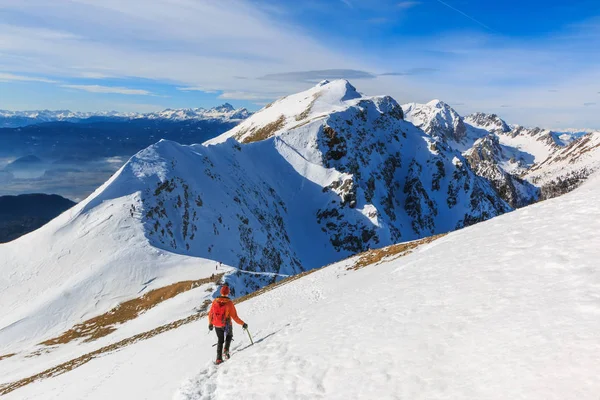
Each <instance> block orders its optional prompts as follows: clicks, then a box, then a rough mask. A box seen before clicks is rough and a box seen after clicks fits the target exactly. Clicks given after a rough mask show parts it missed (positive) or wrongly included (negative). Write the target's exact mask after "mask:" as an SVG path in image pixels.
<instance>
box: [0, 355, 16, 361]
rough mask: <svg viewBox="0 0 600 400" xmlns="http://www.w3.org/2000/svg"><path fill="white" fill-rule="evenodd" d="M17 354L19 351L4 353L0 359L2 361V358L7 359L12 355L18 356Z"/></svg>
mask: <svg viewBox="0 0 600 400" xmlns="http://www.w3.org/2000/svg"><path fill="white" fill-rule="evenodd" d="M16 355H17V353H10V354H5V355H3V356H0V361H2V360H5V359H7V358H10V357H12V356H16Z"/></svg>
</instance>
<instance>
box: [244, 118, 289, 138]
mask: <svg viewBox="0 0 600 400" xmlns="http://www.w3.org/2000/svg"><path fill="white" fill-rule="evenodd" d="M284 124H285V117H284V116H283V115H280V116H279V118H277V120H275V121H273V122H271V123H270V124H267V125H265V126H263V127H262V128H258V129H254V128H252V129H250V135H248V136H246V137H245V138H244V139H243V140H242V143H253V142H259V141H261V140H265V139H268V138H270V137H271V135H272V134H273V133H275V132H276V131H277V130H279V129H281V128H282V127H283V125H284ZM244 133H246V132H244ZM238 136H240V137H238V138H237V139H239V138H241V135H238Z"/></svg>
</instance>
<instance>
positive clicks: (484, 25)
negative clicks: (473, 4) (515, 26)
mask: <svg viewBox="0 0 600 400" xmlns="http://www.w3.org/2000/svg"><path fill="white" fill-rule="evenodd" d="M436 1H437V2H438V3H440V4H442V5H444V6H446V7H448V8H449V9H451V10H454V11H456V12H457V13H459V14H461V15H463V16H465V17H467V18H469V19H470V20H471V21H473V22H475V23H476V24H478V25H481V26H482V27H484V28H485V29H487V30H489V31H491V32H494V33H498V34H499V32H498V31H496V30H494V29H492V28H490V27H489V26H487V25H486V24H484V23H483V22H481V21H479V20H478V19H476V18H474V17H472V16H470V15H469V14H467V13H466V12H464V11H461V10H459V9H458V8H456V7H453V6H451V5H450V4H448V3H446V2H445V1H442V0H436Z"/></svg>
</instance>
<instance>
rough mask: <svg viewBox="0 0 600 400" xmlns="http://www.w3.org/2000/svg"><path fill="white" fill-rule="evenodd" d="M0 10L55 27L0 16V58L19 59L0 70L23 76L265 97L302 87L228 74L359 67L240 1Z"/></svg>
mask: <svg viewBox="0 0 600 400" xmlns="http://www.w3.org/2000/svg"><path fill="white" fill-rule="evenodd" d="M6 8H7V15H10V12H11V11H13V12H15V13H18V14H20V15H26V16H28V17H29V18H30V19H31V20H42V21H52V26H53V27H60V30H59V29H54V30H52V29H50V26H46V27H44V28H31V27H27V26H20V25H18V24H17V22H18V21H20V20H22V19H16V18H15V20H14V21H11V20H10V18H3V23H0V53H3V55H4V54H12V55H17V54H18V55H20V56H25V57H26V58H27V59H22V58H3V59H2V60H0V68H2V67H3V64H5V65H6V66H11V67H12V68H11V69H12V70H15V71H22V72H23V74H25V72H27V73H50V72H51V73H52V74H53V75H58V76H63V77H65V78H70V77H73V78H76V77H81V71H92V72H95V71H96V72H98V73H100V74H102V73H104V72H103V71H106V72H105V74H106V75H110V76H113V77H117V78H118V77H122V78H125V77H136V78H142V79H149V80H157V81H161V82H170V83H174V84H176V85H180V86H181V87H188V88H196V87H198V88H208V89H209V90H216V89H218V90H224V91H238V90H241V91H249V92H257V91H268V92H272V91H273V90H274V89H275V88H277V89H278V90H280V91H295V90H298V89H301V88H304V87H305V85H302V84H298V83H294V82H289V83H286V84H285V85H282V83H280V82H279V83H277V82H271V83H269V82H259V81H256V80H254V79H247V80H240V79H235V78H234V77H235V76H250V77H257V76H263V75H266V74H270V73H279V72H286V71H293V70H320V69H327V68H331V66H332V65H336V66H338V65H339V66H343V67H348V68H354V69H360V67H361V64H362V62H354V61H352V60H350V59H349V57H347V56H343V55H341V54H338V53H337V52H336V51H333V50H331V49H328V48H326V47H325V46H323V45H322V44H320V42H319V41H317V40H314V39H312V38H311V37H310V36H308V35H307V34H305V33H304V32H302V31H301V30H299V29H298V28H295V27H294V26H293V25H291V24H289V21H285V20H283V17H282V16H281V15H280V14H279V15H277V16H276V17H274V16H273V15H270V14H267V13H266V12H265V11H264V10H263V9H261V8H257V7H255V6H254V5H253V4H252V3H250V2H246V1H240V0H231V1H228V2H209V1H195V0H177V1H176V2H174V1H173V0H154V1H152V2H148V1H145V0H128V1H121V0H106V1H103V2H97V1H95V0H71V1H67V0H55V1H52V2H48V1H42V0H30V1H27V2H9V4H8V5H7V6H6ZM11 23H12V25H11ZM308 54H310V57H307V55H308ZM92 77H93V76H92Z"/></svg>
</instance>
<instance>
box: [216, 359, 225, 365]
mask: <svg viewBox="0 0 600 400" xmlns="http://www.w3.org/2000/svg"><path fill="white" fill-rule="evenodd" d="M222 362H223V360H221V359H220V358H217V360H216V361H215V364H216V365H219V364H221V363H222Z"/></svg>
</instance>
